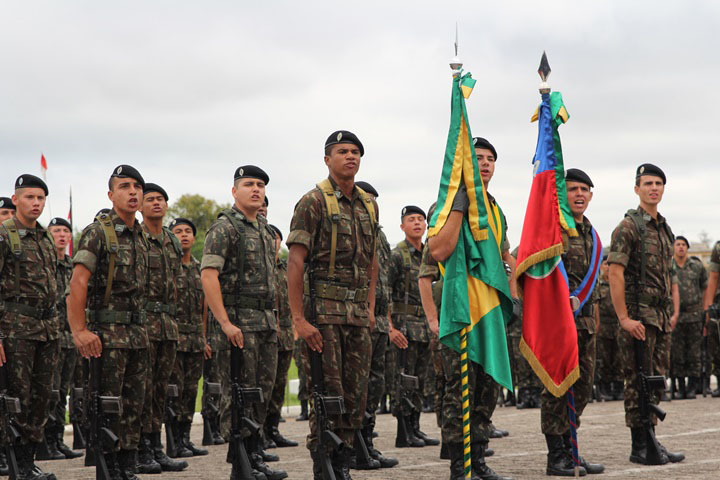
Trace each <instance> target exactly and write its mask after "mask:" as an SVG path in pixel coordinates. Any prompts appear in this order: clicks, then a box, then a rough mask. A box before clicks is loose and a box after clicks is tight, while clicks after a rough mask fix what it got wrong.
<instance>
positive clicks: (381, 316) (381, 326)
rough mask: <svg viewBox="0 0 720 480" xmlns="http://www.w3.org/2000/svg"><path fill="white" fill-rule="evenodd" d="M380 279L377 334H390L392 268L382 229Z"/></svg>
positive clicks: (386, 241) (377, 299)
mask: <svg viewBox="0 0 720 480" xmlns="http://www.w3.org/2000/svg"><path fill="white" fill-rule="evenodd" d="M377 256H378V267H379V269H378V279H377V285H376V286H375V332H380V333H388V332H389V331H390V323H389V322H388V311H389V309H390V285H389V284H388V273H389V267H390V243H388V240H387V237H386V236H385V232H383V231H382V227H378V239H377Z"/></svg>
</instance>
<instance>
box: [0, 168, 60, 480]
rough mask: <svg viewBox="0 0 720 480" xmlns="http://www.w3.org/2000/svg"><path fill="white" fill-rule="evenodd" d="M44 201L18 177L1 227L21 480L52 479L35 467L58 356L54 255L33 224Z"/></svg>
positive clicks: (4, 325)
mask: <svg viewBox="0 0 720 480" xmlns="http://www.w3.org/2000/svg"><path fill="white" fill-rule="evenodd" d="M47 195H48V187H47V185H46V184H45V182H43V181H42V180H41V179H39V178H38V177H36V176H34V175H29V174H25V175H20V176H19V177H18V178H17V180H15V193H14V194H13V196H12V203H13V204H15V208H16V209H17V210H16V211H15V215H14V216H13V217H11V218H9V219H7V220H5V221H4V222H3V223H2V226H0V299H1V300H2V307H1V308H0V362H2V364H4V363H5V362H6V361H7V364H8V365H7V367H8V368H7V377H8V378H7V380H8V392H7V393H8V395H10V396H12V397H17V398H19V399H20V406H21V412H20V413H17V414H16V415H15V420H16V423H17V428H18V431H19V433H20V437H21V438H20V441H19V442H18V443H19V444H18V445H16V446H15V452H16V455H17V462H18V468H19V470H20V472H19V477H20V478H22V479H23V480H24V479H33V480H54V479H55V475H53V474H52V473H43V472H42V470H40V468H39V467H37V466H36V465H35V451H36V450H37V447H38V444H39V443H40V442H42V441H43V440H44V437H43V426H44V425H45V422H46V420H47V413H48V403H49V401H50V394H51V390H52V380H53V373H54V371H55V365H56V363H57V359H58V352H59V344H58V330H59V328H58V313H57V310H56V302H57V295H58V294H57V279H56V270H57V262H58V258H57V251H56V250H55V245H54V242H53V239H52V237H51V236H50V234H49V233H48V232H47V231H46V230H45V229H44V228H43V227H42V225H40V224H39V223H38V222H37V219H38V218H39V217H40V215H41V214H42V212H43V209H44V208H45V200H46V198H47ZM3 203H4V201H3ZM3 339H4V340H3ZM3 343H4V345H3Z"/></svg>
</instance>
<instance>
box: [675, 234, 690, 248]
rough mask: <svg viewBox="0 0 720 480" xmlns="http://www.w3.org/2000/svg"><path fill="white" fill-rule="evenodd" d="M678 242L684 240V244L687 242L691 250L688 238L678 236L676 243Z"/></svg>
mask: <svg viewBox="0 0 720 480" xmlns="http://www.w3.org/2000/svg"><path fill="white" fill-rule="evenodd" d="M678 240H682V241H683V242H685V245H687V246H688V248H690V242H688V239H687V238H685V237H683V236H682V235H678V236H677V237H675V241H676V242H677V241H678Z"/></svg>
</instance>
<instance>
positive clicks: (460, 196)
mask: <svg viewBox="0 0 720 480" xmlns="http://www.w3.org/2000/svg"><path fill="white" fill-rule="evenodd" d="M469 205H470V199H468V194H467V189H466V188H465V184H464V183H463V184H462V185H460V188H458V191H457V193H456V194H455V198H454V199H453V204H452V209H451V210H452V211H454V212H462V213H466V212H467V211H468V206H469Z"/></svg>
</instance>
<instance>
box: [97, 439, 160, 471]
mask: <svg viewBox="0 0 720 480" xmlns="http://www.w3.org/2000/svg"><path fill="white" fill-rule="evenodd" d="M88 453H89V451H88ZM89 456H90V455H88V457H89ZM86 458H87V457H86ZM86 465H87V464H86ZM137 471H138V472H139V473H147V474H150V475H154V474H158V473H162V467H161V466H160V464H159V463H158V462H156V461H155V456H154V455H153V451H152V447H151V446H150V439H149V438H148V435H147V433H141V434H140V442H139V443H138V460H137Z"/></svg>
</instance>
